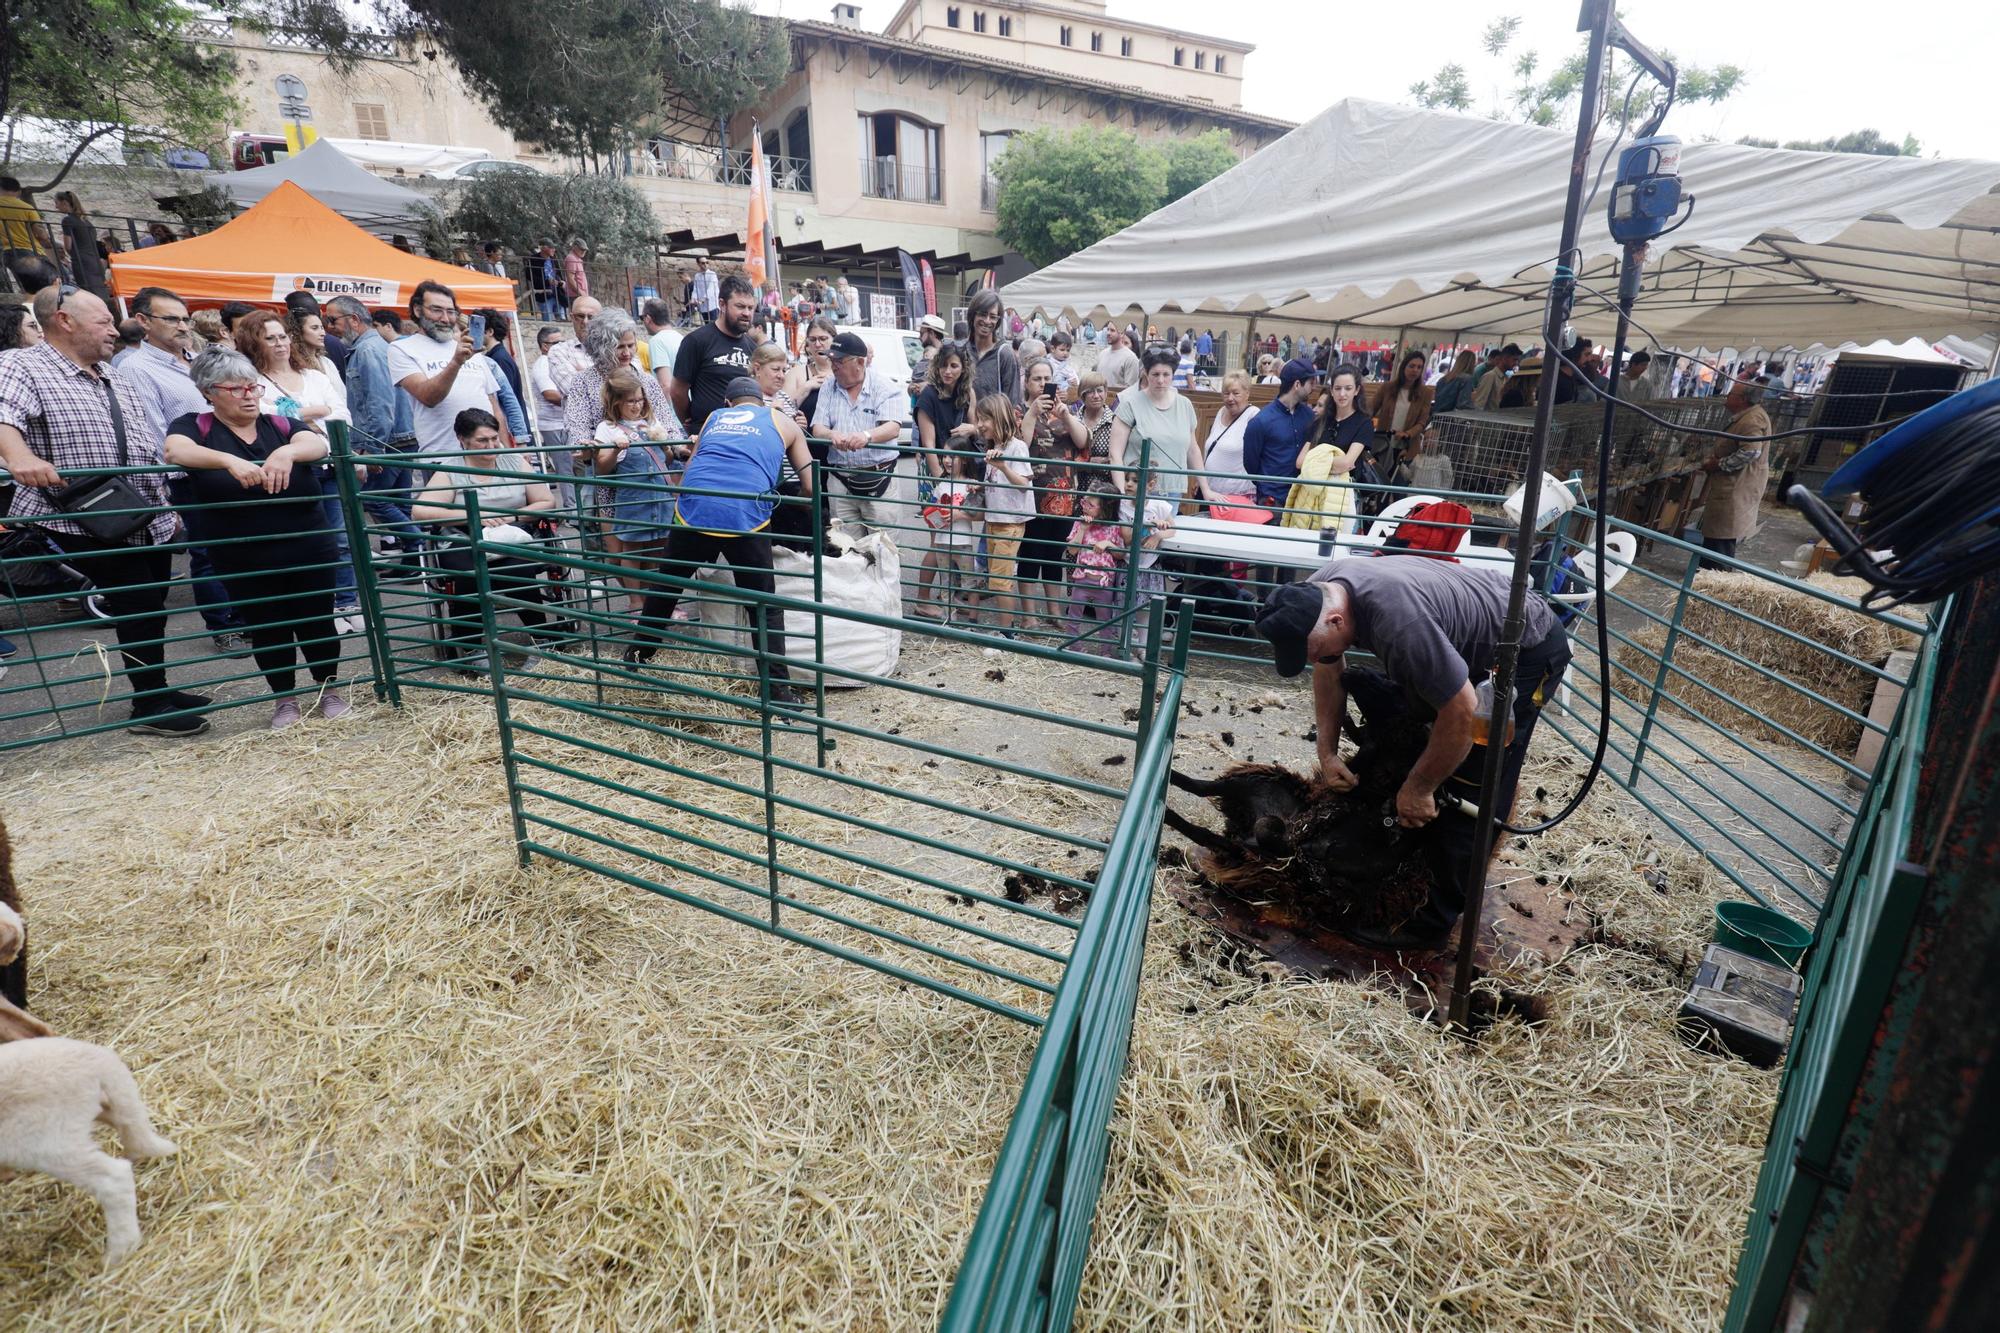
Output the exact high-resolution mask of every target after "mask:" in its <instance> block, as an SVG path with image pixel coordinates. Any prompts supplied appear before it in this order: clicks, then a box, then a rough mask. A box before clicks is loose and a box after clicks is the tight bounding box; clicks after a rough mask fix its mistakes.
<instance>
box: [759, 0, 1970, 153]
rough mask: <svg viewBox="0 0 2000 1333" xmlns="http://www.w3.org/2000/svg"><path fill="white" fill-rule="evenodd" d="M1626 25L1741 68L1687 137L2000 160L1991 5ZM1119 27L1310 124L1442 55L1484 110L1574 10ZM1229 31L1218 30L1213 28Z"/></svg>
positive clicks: (1176, 19)
mask: <svg viewBox="0 0 2000 1333" xmlns="http://www.w3.org/2000/svg"><path fill="white" fill-rule="evenodd" d="M898 3H899V0H870V2H869V3H865V4H863V6H862V10H861V21H862V24H863V25H864V26H865V27H868V28H870V29H874V30H877V31H879V30H880V29H881V28H882V26H883V25H884V24H886V23H887V22H888V21H889V19H890V18H891V17H892V16H894V14H895V12H896V9H897V7H898ZM756 4H757V7H758V8H759V9H761V10H763V11H765V12H767V13H771V12H782V13H783V14H784V15H785V17H787V18H797V19H820V20H825V19H827V18H829V17H830V16H831V13H832V9H833V0H824V2H822V0H756ZM1623 10H1624V13H1625V19H1626V22H1627V23H1628V24H1629V25H1630V27H1631V28H1632V31H1633V32H1634V33H1635V34H1637V35H1638V36H1639V38H1640V39H1641V40H1643V41H1645V42H1647V43H1648V44H1650V45H1651V46H1652V47H1653V48H1654V49H1655V50H1662V49H1664V50H1667V51H1671V52H1672V53H1673V54H1674V55H1675V56H1676V57H1678V58H1679V59H1681V60H1683V61H1692V62H1694V63H1695V64H1699V65H1716V64H1721V63H1724V62H1728V63H1733V64H1736V65H1740V66H1742V67H1743V69H1744V70H1745V71H1746V72H1747V76H1748V77H1747V79H1746V81H1745V83H1744V85H1743V87H1742V89H1741V91H1739V92H1738V93H1737V94H1736V95H1735V96H1734V97H1732V98H1731V99H1730V100H1729V101H1728V102H1727V103H1725V104H1723V105H1722V106H1719V107H1713V108H1710V107H1688V108H1683V109H1679V110H1677V111H1676V112H1675V114H1674V116H1673V117H1672V119H1670V120H1669V121H1668V125H1667V128H1668V130H1669V132H1672V133H1676V134H1679V135H1680V136H1681V137H1682V138H1684V139H1687V140H1690V141H1692V140H1695V139H1699V138H1701V137H1704V136H1714V137H1717V138H1720V139H1724V140H1732V141H1733V140H1735V139H1738V138H1741V137H1743V136H1744V135H1753V136H1756V137H1758V138H1766V139H1778V140H1780V141H1782V140H1786V139H1802V138H1825V137H1827V136H1829V135H1836V134H1842V133H1845V132H1847V131H1849V130H1858V129H1877V130H1880V131H1881V132H1882V133H1883V135H1884V136H1885V137H1888V138H1891V139H1901V138H1902V137H1903V135H1905V134H1914V135H1916V136H1917V139H1918V140H1919V142H1921V144H1922V145H1923V151H1924V153H1925V155H1927V156H1928V155H1931V154H1934V153H1935V154H1942V155H1943V156H1946V157H1976V158H1985V159H1988V160H2000V115H1996V111H1995V106H1994V101H1993V93H1992V91H1991V86H1992V85H1991V71H1992V62H1993V60H1994V58H1995V53H1996V52H2000V5H1996V4H1993V3H1992V2H1991V0H1984V2H1983V3H1973V4H1958V5H1949V6H1940V5H1925V4H1918V5H1912V6H1910V7H1909V8H1907V9H1905V8H1897V7H1889V6H1884V5H1881V4H1879V3H1870V4H1865V5H1864V4H1862V3H1859V0H1816V2H1815V3H1811V4H1802V3H1781V4H1754V3H1753V4H1743V3H1730V4H1724V3H1720V2H1719V0H1679V2H1678V3H1676V0H1624V4H1623ZM1110 13H1111V14H1112V16H1113V17H1120V16H1122V17H1126V18H1132V19H1143V20H1144V21H1146V22H1149V23H1156V24H1162V25H1165V26H1170V27H1178V28H1181V29H1184V30H1185V31H1188V32H1191V33H1210V34H1215V35H1219V36H1228V37H1232V38H1235V39H1238V40H1243V41H1250V42H1254V43H1256V45H1257V50H1256V52H1255V53H1254V54H1253V55H1251V57H1250V58H1249V61H1248V63H1247V64H1246V66H1245V72H1246V77H1245V80H1244V89H1243V103H1244V106H1245V108H1246V109H1248V110H1251V111H1260V112H1263V113H1265V114H1267V115H1273V116H1282V117H1284V118H1285V119H1287V120H1307V119H1310V118H1311V117H1312V116H1314V115H1315V114H1317V113H1318V112H1320V111H1322V110H1324V109H1325V108H1326V107H1327V106H1329V105H1331V104H1332V103H1334V102H1337V101H1339V100H1340V99H1341V98H1343V97H1372V98H1376V99H1378V100H1381V101H1389V102H1398V101H1404V100H1406V99H1407V97H1408V92H1407V90H1408V88H1409V86H1410V84H1411V83H1413V82H1415V81H1416V80H1418V79H1423V78H1428V77H1429V76H1430V75H1431V74H1432V73H1433V72H1434V71H1435V70H1436V69H1437V67H1438V66H1439V65H1442V64H1444V63H1445V62H1446V61H1449V60H1457V61H1458V62H1459V63H1461V64H1463V65H1464V66H1465V67H1466V69H1467V71H1468V73H1469V74H1470V75H1471V79H1472V88H1473V94H1474V97H1475V98H1476V99H1477V104H1478V106H1479V107H1480V109H1484V106H1485V105H1486V104H1487V103H1489V102H1490V101H1491V98H1492V90H1493V88H1494V85H1495V83H1496V82H1502V83H1504V81H1505V80H1506V79H1507V75H1508V71H1509V69H1510V68H1511V65H1512V57H1513V55H1514V54H1515V53H1517V52H1519V51H1524V50H1529V49H1533V50H1537V51H1539V52H1541V54H1542V57H1543V64H1544V66H1545V67H1546V66H1548V65H1551V64H1553V63H1555V61H1556V60H1557V59H1559V58H1560V57H1561V56H1563V55H1566V54H1568V53H1569V52H1570V51H1572V50H1574V49H1575V48H1576V45H1577V43H1578V41H1579V40H1580V39H1579V36H1578V34H1577V33H1576V31H1575V27H1576V14H1577V5H1576V4H1575V3H1574V0H1498V2H1497V3H1495V2H1494V0H1428V2H1425V0H1419V2H1418V3H1414V4H1409V5H1404V6H1387V7H1382V6H1362V5H1337V4H1334V3H1331V0H1229V3H1226V4H1225V3H1218V2H1217V0H1144V3H1140V2H1139V0H1110ZM1510 13H1511V14H1518V15H1520V16H1521V17H1522V19H1523V23H1522V25H1521V31H1520V35H1519V36H1517V37H1516V38H1515V41H1514V46H1513V47H1511V48H1510V49H1509V51H1508V53H1507V57H1506V58H1505V60H1504V63H1503V62H1502V61H1495V60H1490V59H1488V58H1487V56H1486V54H1485V52H1483V51H1481V50H1479V48H1478V39H1479V33H1480V30H1481V29H1482V28H1483V27H1484V26H1485V24H1486V23H1487V22H1488V21H1489V20H1490V19H1492V18H1493V17H1495V16H1498V15H1501V14H1510ZM1225 19H1233V20H1237V21H1238V22H1237V23H1236V24H1235V25H1234V26H1232V27H1230V28H1229V30H1227V31H1220V32H1219V31H1218V28H1219V27H1221V26H1222V20H1225Z"/></svg>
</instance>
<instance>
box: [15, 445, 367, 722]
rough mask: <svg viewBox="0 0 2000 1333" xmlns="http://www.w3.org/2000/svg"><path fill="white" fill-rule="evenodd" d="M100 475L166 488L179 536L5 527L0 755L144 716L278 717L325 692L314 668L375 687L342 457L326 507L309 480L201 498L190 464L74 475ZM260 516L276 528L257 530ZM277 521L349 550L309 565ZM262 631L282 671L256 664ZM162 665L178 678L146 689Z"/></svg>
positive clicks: (19, 524) (329, 468)
mask: <svg viewBox="0 0 2000 1333" xmlns="http://www.w3.org/2000/svg"><path fill="white" fill-rule="evenodd" d="M306 470H307V469H306V468H304V467H301V468H299V469H295V471H296V472H298V473H305V472H306ZM86 475H87V476H99V475H116V476H153V477H159V478H162V479H164V480H166V483H167V486H168V491H169V495H170V496H171V497H172V500H171V502H170V505H169V509H170V510H171V511H172V512H173V513H174V514H175V515H177V520H178V521H177V522H176V525H175V531H174V532H173V534H172V535H171V536H169V537H168V538H167V539H165V540H163V541H154V540H152V538H151V537H150V536H149V535H146V534H145V533H141V534H137V535H135V536H133V537H129V538H127V539H124V541H123V542H122V543H121V544H119V545H117V547H116V548H115V549H114V550H111V551H109V552H106V551H103V550H99V549H96V548H94V547H92V546H90V545H88V544H86V543H82V542H79V541H77V540H75V539H74V537H73V536H72V535H70V534H68V533H67V532H66V531H65V530H63V528H62V527H61V526H60V522H59V521H58V522H40V521H19V520H16V521H11V522H9V523H7V524H6V525H5V527H4V528H0V635H5V636H6V637H8V638H9V639H11V640H13V641H14V648H15V650H16V651H15V653H14V655H13V656H12V657H11V658H8V659H7V660H6V661H5V662H4V663H0V751H7V750H15V749H21V748H24V747H29V746H35V745H40V744H43V743H45V742H48V741H52V740H60V739H66V738H76V737H83V736H90V735H96V734H101V733H105V732H112V731H119V730H123V729H125V728H127V727H130V726H132V725H134V724H135V723H137V722H140V721H146V722H153V723H157V722H159V721H161V720H162V719H165V720H169V721H182V722H186V723H190V724H193V725H197V726H198V725H200V719H201V718H202V717H203V716H204V715H206V714H211V713H216V712H220V711H223V710H227V709H232V708H238V707H243V706H246V705H260V706H262V707H266V708H268V707H270V706H271V704H272V701H273V700H274V699H277V698H281V697H290V698H292V699H294V700H296V701H297V702H298V703H299V704H300V705H301V706H303V707H310V706H311V705H312V704H313V703H314V700H315V698H316V696H318V695H319V694H320V692H321V689H322V685H321V683H320V681H318V680H317V679H315V678H314V673H313V671H312V665H313V662H314V661H323V662H324V663H325V664H327V665H329V666H330V668H331V670H332V671H333V673H334V675H333V681H334V682H335V686H336V688H340V687H347V686H361V687H364V688H365V687H367V686H369V685H370V684H372V683H373V682H374V681H375V679H376V671H375V666H374V660H373V655H372V653H371V652H370V650H369V643H368V640H367V638H366V636H365V635H363V634H358V633H355V632H352V631H350V630H345V629H343V628H342V627H341V626H339V625H337V624H336V620H337V618H338V617H337V616H336V614H335V611H334V607H335V599H334V598H335V595H334V592H333V588H334V582H335V580H336V579H337V578H338V577H339V576H340V575H342V574H345V573H347V572H349V571H351V570H352V569H353V565H354V562H353V561H352V559H351V558H350V556H349V555H348V554H347V553H346V552H345V550H344V549H343V544H344V539H345V536H346V533H347V531H348V529H347V525H346V523H345V521H344V519H343V517H342V514H341V499H340V493H339V491H338V490H337V488H336V487H337V483H338V481H339V479H340V468H339V466H338V460H337V459H336V460H334V461H333V462H331V463H329V464H327V465H324V466H321V465H313V475H315V478H316V479H317V478H319V477H324V478H325V481H324V485H325V486H326V487H327V488H328V496H327V497H326V498H316V497H314V496H311V495H308V494H306V493H305V489H304V487H303V486H300V485H296V484H294V485H293V486H291V487H289V488H288V490H287V492H284V493H279V494H266V493H265V492H262V491H249V490H246V491H245V492H244V496H245V498H243V499H241V500H236V499H230V500H224V501H218V502H211V503H195V502H193V501H192V500H191V499H190V498H189V496H188V493H187V492H186V490H185V489H184V486H183V484H182V483H180V482H179V481H178V480H177V478H178V477H179V475H180V474H179V472H178V470H177V469H173V468H166V467H161V466H157V465H155V466H151V467H129V468H106V469H99V470H94V471H92V472H90V473H87V474H84V473H66V474H65V480H66V481H75V480H80V479H82V478H83V477H84V476H86ZM116 512H117V513H121V514H130V515H132V516H134V517H139V518H153V517H156V516H157V513H158V511H156V510H153V509H150V508H141V509H137V510H125V511H116ZM101 513H102V516H103V517H107V518H109V517H113V516H114V511H110V510H105V511H101ZM252 516H255V517H256V518H257V519H259V520H262V521H261V522H259V523H256V524H252V523H251V522H249V521H247V520H248V519H250V518H251V517H252ZM53 517H54V518H56V519H57V520H60V516H53ZM273 527H283V528H286V529H289V531H288V532H287V533H285V534H284V536H285V538H286V539H287V540H289V541H291V542H293V543H294V544H297V543H300V542H305V543H312V542H325V543H327V544H329V545H330V546H331V547H332V548H333V551H334V554H332V555H330V556H328V557H326V558H324V559H308V560H304V561H301V560H300V559H299V558H298V556H297V555H296V554H287V553H283V552H281V551H280V550H279V548H278V547H276V546H275V545H274V544H273V538H272V537H271V536H270V535H269V529H270V528H273ZM217 570H221V571H222V572H219V573H218V572H216V571H217ZM253 622H254V623H253ZM252 638H261V639H263V640H264V642H265V652H266V656H267V659H269V666H268V669H267V668H266V666H264V665H260V664H259V662H257V661H256V660H254V659H253V655H252V650H253V647H254V646H255V645H254V644H253V643H252V642H251V639H252ZM280 657H282V659H283V661H280V660H278V658H280ZM308 658H311V659H312V661H308V660H307V659H308ZM154 669H157V670H158V671H159V672H160V674H161V675H162V676H163V678H164V683H163V684H159V685H151V684H147V685H144V686H143V687H142V686H141V685H138V684H135V683H134V682H135V680H140V681H143V680H145V679H146V677H147V675H148V674H149V673H150V672H151V671H153V670H154ZM135 672H136V673H138V674H136V675H135ZM288 674H289V675H290V676H291V677H292V683H291V684H289V685H285V684H283V679H284V677H285V676H286V675H288ZM140 714H147V715H148V716H146V717H143V718H142V717H140V716H138V715H140Z"/></svg>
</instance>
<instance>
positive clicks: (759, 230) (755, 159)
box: [743, 124, 771, 288]
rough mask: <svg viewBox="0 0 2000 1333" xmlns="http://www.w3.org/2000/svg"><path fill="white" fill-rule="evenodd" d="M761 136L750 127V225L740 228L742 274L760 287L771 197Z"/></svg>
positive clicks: (765, 273)
mask: <svg viewBox="0 0 2000 1333" xmlns="http://www.w3.org/2000/svg"><path fill="white" fill-rule="evenodd" d="M765 191H766V185H765V177H764V136H763V135H761V134H759V133H758V132H757V127H756V126H755V125H754V124H753V125H752V126H751V127H750V225H749V226H748V227H746V228H745V229H744V232H743V276H744V277H746V278H748V279H750V281H752V282H754V283H756V284H757V286H758V287H759V288H762V287H763V286H764V284H765V282H766V281H767V280H768V279H769V277H770V274H769V272H768V270H767V269H766V268H765V266H764V247H765V242H766V241H767V239H768V238H769V235H770V227H771V200H770V196H769V195H768V194H767V193H766V192H765Z"/></svg>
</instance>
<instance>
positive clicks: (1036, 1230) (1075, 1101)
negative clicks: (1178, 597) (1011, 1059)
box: [942, 630, 1187, 1333]
mask: <svg viewBox="0 0 2000 1333" xmlns="http://www.w3.org/2000/svg"><path fill="white" fill-rule="evenodd" d="M1186 642H1187V637H1186V632H1185V630H1183V631H1182V635H1181V638H1180V640H1179V643H1178V646H1177V650H1176V651H1177V653H1180V654H1184V653H1185V650H1186ZM1181 680H1182V677H1181V674H1180V673H1179V672H1175V673H1174V674H1173V675H1172V676H1170V677H1169V679H1168V683H1167V686H1166V688H1165V690H1164V691H1163V692H1162V694H1161V699H1160V709H1161V711H1162V713H1163V714H1164V715H1165V716H1166V717H1169V718H1171V717H1172V716H1173V715H1174V714H1175V713H1176V712H1177V711H1178V709H1179V706H1180V693H1181ZM1172 748H1173V747H1172V736H1171V728H1170V727H1167V726H1163V727H1162V728H1160V729H1156V730H1155V731H1154V733H1153V734H1152V735H1151V736H1149V737H1148V738H1147V739H1146V742H1145V744H1144V745H1143V746H1142V747H1141V750H1140V755H1139V760H1138V762H1137V764H1136V765H1135V767H1134V772H1133V777H1132V797H1131V799H1130V800H1128V801H1127V802H1126V805H1125V809H1124V812H1123V814H1122V815H1121V817H1120V819H1119V823H1118V828H1117V830H1116V831H1115V832H1114V833H1113V834H1112V838H1111V845H1110V848H1109V850H1108V851H1107V852H1106V854H1105V860H1104V871H1103V874H1102V875H1101V876H1100V877H1099V880H1098V891H1097V893H1096V894H1095V895H1094V896H1093V898H1092V901H1091V907H1090V912H1089V914H1088V915H1087V916H1086V917H1085V919H1084V924H1083V929H1082V932H1081V933H1080V934H1079V936H1078V939H1077V944H1076V948H1075V950H1074V951H1073V952H1072V954H1071V956H1070V965H1069V968H1068V970H1067V971H1066V972H1065V973H1064V976H1063V983H1062V986H1061V988H1060V989H1059V990H1058V991H1057V993H1056V998H1055V1004H1054V1006H1053V1007H1052V1008H1051V1010H1050V1013H1049V1018H1048V1022H1047V1024H1046V1025H1045V1026H1044V1028H1043V1033H1042V1040H1041V1042H1040V1044H1039V1045H1038V1046H1037V1047H1036V1050H1035V1059H1034V1063H1033V1065H1032V1066H1030V1068H1029V1071H1028V1080H1027V1083H1026V1085H1025V1086H1024V1087H1023V1088H1022V1090H1021V1098H1020V1101H1019V1103H1018V1105H1017V1106H1016V1109H1015V1112H1014V1118H1013V1121H1012V1123H1011V1124H1010V1125H1009V1126H1008V1130H1007V1137H1006V1140H1005V1142H1004V1143H1003V1144H1002V1145H1001V1149H1000V1159H999V1162H998V1163H997V1164H996V1165H995V1167H994V1170H993V1177H992V1180H991V1182H990V1184H989V1185H988V1187H987V1192H986V1199H985V1202H984V1203H983V1204H982V1205H981V1207H980V1211H979V1221H978V1223H977V1225H976V1226H975V1227H974V1229H973V1233H972V1239H971V1240H970V1242H969V1243H968V1244H967V1246H966V1252H965V1259H964V1262H963V1263H962V1264H961V1265H960V1268H959V1274H958V1279H957V1281H956V1282H955V1283H954V1284H953V1286H952V1294H951V1302H950V1304H949V1306H948V1307H947V1308H946V1311H945V1316H944V1321H943V1325H942V1326H943V1328H944V1329H946V1330H948V1333H973V1330H981V1331H985V1330H1055V1329H1063V1328H1067V1327H1069V1324H1070V1317H1071V1314H1072V1313H1073V1311H1074V1310H1075V1307H1076V1297H1077V1291H1078V1288H1079V1286H1080V1284H1081V1282H1082V1275H1083V1265H1084V1261H1085V1259H1086V1258H1087V1255H1088V1251H1089V1244H1090V1230H1091V1220H1092V1218H1093V1216H1094V1215H1095V1211H1096V1206H1097V1196H1098V1192H1099V1190H1100V1189H1101V1188H1102V1185H1103V1180H1104V1169H1105V1162H1106V1157H1107V1154H1108V1152H1109V1141H1110V1133H1109V1125H1110V1119H1111V1110H1112V1106H1113V1103H1114V1102H1115V1101H1116V1098H1117V1090H1118V1081H1119V1078H1120V1076H1121V1074H1122V1073H1123V1071H1124V1068H1125V1057H1126V1053H1127V1051H1128V1049H1129V1046H1130V1040H1131V1033H1132V1017H1133V1012H1134V1008H1135V1006H1136V1005H1137V1002H1138V987H1139V969H1140V965H1141V962H1142V959H1143V957H1144V952H1145V942H1146V922H1147V919H1148V915H1149V911H1150V908H1151V901H1152V885H1153V875H1154V868H1155V858H1156V855H1157V851H1158V847H1159V838H1160V824H1161V814H1162V812H1163V811H1164V809H1165V806H1166V780H1167V770H1168V768H1169V766H1170V764H1171V762H1172V757H1173V756H1172Z"/></svg>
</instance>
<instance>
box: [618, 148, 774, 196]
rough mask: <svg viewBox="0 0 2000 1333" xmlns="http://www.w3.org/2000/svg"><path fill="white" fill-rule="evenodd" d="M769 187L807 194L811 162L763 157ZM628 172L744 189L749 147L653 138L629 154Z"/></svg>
mask: <svg viewBox="0 0 2000 1333" xmlns="http://www.w3.org/2000/svg"><path fill="white" fill-rule="evenodd" d="M764 162H765V164H766V165H767V166H768V167H769V168H770V171H771V188H772V189H773V190H775V191H778V192H780V193H788V194H811V193H812V188H813V181H812V162H811V160H810V159H807V158H802V157H766V158H765V159H764ZM632 174H633V175H635V176H653V177H657V178H660V179H664V180H685V181H699V182H701V183H703V184H707V185H731V186H739V187H743V188H746V189H747V188H748V187H749V184H750V150H748V149H747V148H717V147H715V146H714V145H712V144H696V143H688V142H686V141H684V140H680V139H654V140H651V141H650V142H649V143H647V145H646V147H645V150H644V151H643V152H636V153H634V154H633V155H632Z"/></svg>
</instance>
